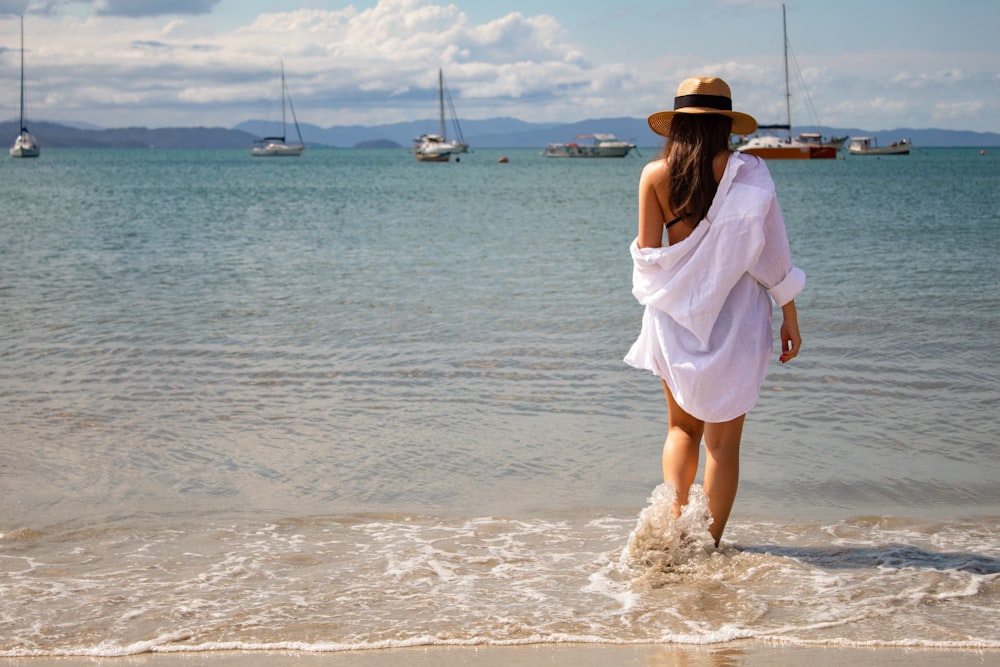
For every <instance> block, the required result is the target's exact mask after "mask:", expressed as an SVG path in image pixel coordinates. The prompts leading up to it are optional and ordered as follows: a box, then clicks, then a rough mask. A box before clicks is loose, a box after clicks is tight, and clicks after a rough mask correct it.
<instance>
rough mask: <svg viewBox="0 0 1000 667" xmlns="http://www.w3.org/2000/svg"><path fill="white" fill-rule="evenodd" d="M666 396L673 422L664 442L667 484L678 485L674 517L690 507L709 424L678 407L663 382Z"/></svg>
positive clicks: (676, 487) (665, 479) (669, 418)
mask: <svg viewBox="0 0 1000 667" xmlns="http://www.w3.org/2000/svg"><path fill="white" fill-rule="evenodd" d="M663 393H664V394H666V397H667V418H668V420H669V430H668V431H667V441H666V442H665V443H663V481H664V482H670V483H672V484H673V485H674V493H675V496H674V498H675V500H674V516H680V514H681V507H682V506H684V505H687V502H688V492H689V491H690V490H691V485H692V484H694V478H695V475H697V474H698V454H699V451H700V450H701V436H702V433H703V432H704V430H705V422H703V421H701V420H700V419H695V418H694V417H692V416H691V415H689V414H688V413H687V412H685V411H684V409H683V408H681V407H680V406H679V405H677V403H676V401H674V397H673V396H672V395H671V393H670V389H669V388H668V387H667V383H666V382H664V383H663Z"/></svg>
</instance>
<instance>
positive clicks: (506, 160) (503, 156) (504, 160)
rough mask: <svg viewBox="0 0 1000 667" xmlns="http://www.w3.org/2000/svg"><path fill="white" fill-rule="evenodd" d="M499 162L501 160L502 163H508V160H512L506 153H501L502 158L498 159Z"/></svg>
mask: <svg viewBox="0 0 1000 667" xmlns="http://www.w3.org/2000/svg"><path fill="white" fill-rule="evenodd" d="M497 162H499V163H500V164H507V163H508V162H510V160H508V159H507V156H506V155H501V156H500V159H499V160H497Z"/></svg>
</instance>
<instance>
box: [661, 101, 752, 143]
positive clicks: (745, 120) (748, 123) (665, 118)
mask: <svg viewBox="0 0 1000 667" xmlns="http://www.w3.org/2000/svg"><path fill="white" fill-rule="evenodd" d="M679 113H685V114H715V115H716V116H728V117H729V118H732V119H733V130H732V132H733V134H753V133H754V132H756V131H757V119H756V118H754V117H753V116H751V115H749V114H745V113H742V112H740V111H721V110H719V109H711V108H709V107H684V108H682V109H677V110H676V111H658V112H656V113H654V114H653V115H652V116H650V117H649V128H650V129H651V130H653V132H656V133H657V134H659V135H660V136H662V137H669V136H670V123H671V122H672V121H673V118H674V116H676V115H677V114H679Z"/></svg>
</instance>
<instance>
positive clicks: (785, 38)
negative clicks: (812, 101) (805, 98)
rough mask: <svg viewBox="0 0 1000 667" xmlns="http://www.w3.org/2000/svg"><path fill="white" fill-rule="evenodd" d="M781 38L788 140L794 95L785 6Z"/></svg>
mask: <svg viewBox="0 0 1000 667" xmlns="http://www.w3.org/2000/svg"><path fill="white" fill-rule="evenodd" d="M781 36H782V38H783V44H784V47H785V122H787V123H788V138H789V140H790V139H791V138H792V93H791V90H790V89H789V87H788V23H787V22H786V20H785V5H784V3H782V4H781Z"/></svg>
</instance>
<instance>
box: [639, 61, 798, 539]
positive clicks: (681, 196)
mask: <svg viewBox="0 0 1000 667" xmlns="http://www.w3.org/2000/svg"><path fill="white" fill-rule="evenodd" d="M649 126H650V127H651V128H652V129H653V131H654V132H656V133H657V134H659V135H661V136H664V137H667V142H666V147H665V149H664V151H663V157H662V158H661V159H659V160H656V161H654V162H651V163H650V164H648V165H647V166H646V167H645V168H644V169H643V171H642V176H641V177H640V179H639V234H638V237H637V238H636V240H635V241H634V242H633V243H632V245H631V253H632V259H633V290H632V293H633V294H634V295H635V296H636V298H637V299H638V300H639V303H641V304H643V305H644V306H645V307H646V309H645V312H644V314H643V319H642V330H641V332H640V334H639V338H638V339H637V340H636V341H635V344H634V345H633V346H632V349H631V350H630V351H629V353H628V355H627V356H626V357H625V361H626V363H628V364H630V365H632V366H634V367H636V368H642V369H647V370H650V371H652V372H654V373H655V374H657V375H658V376H660V378H661V379H662V381H663V389H664V392H665V394H666V400H667V418H668V422H669V430H668V434H667V440H666V442H665V443H664V446H663V480H664V482H668V483H671V484H673V487H674V489H675V493H676V497H675V501H674V507H673V512H674V515H675V516H679V515H680V508H681V507H682V506H683V505H685V504H687V501H688V493H689V491H690V488H691V484H693V483H694V478H695V475H696V474H697V471H698V456H699V453H700V449H701V440H702V438H704V440H705V452H706V465H705V483H704V489H705V494H706V495H707V496H708V506H709V510H710V511H711V513H712V524H711V525H710V526H709V532H710V533H711V534H712V537H713V538H714V540H715V544H716V546H718V545H719V541H720V540H721V539H722V532H723V530H724V529H725V527H726V521H727V520H728V518H729V513H730V510H731V509H732V506H733V500H734V499H735V498H736V487H737V484H738V481H739V455H740V439H741V436H742V432H743V419H744V417H745V416H746V413H747V411H748V410H749V409H750V408H752V407H753V406H754V404H755V403H756V402H757V399H758V397H759V395H760V387H761V385H762V383H763V382H764V376H765V374H766V372H767V366H768V361H769V359H770V355H771V352H772V348H773V341H772V335H771V299H773V300H774V301H775V303H777V304H778V305H779V306H780V307H781V312H782V316H783V319H784V321H783V323H782V325H781V330H780V331H781V353H780V356H779V359H780V361H781V362H782V363H785V362H787V361H790V360H792V359H794V358H795V357H796V356H797V355H798V353H799V348H800V346H801V344H802V339H801V337H800V335H799V325H798V320H797V317H796V311H795V301H794V297H795V296H796V295H797V294H798V293H799V292H800V291H801V290H802V288H803V287H804V285H805V273H803V272H802V270H801V269H799V268H797V267H795V266H794V265H793V264H792V261H791V255H790V253H789V249H788V238H787V236H786V234H785V225H784V220H783V219H782V216H781V209H780V208H779V206H778V201H777V198H776V196H775V191H774V183H773V181H772V180H771V176H770V173H769V172H768V170H767V167H766V166H765V165H764V162H763V161H762V160H761V159H760V158H757V157H754V156H750V155H744V154H742V153H738V152H733V151H732V150H731V149H730V144H729V138H730V134H741V135H745V134H751V133H753V132H754V131H755V130H756V129H757V121H756V120H754V119H753V117H752V116H749V115H747V114H745V113H740V112H738V111H733V110H732V95H731V93H730V90H729V86H728V85H727V84H726V82H725V81H723V80H722V79H719V78H715V77H692V78H689V79H686V80H684V81H683V82H681V84H680V86H679V87H678V89H677V95H676V97H675V98H674V108H673V110H672V111H661V112H658V113H654V114H653V115H652V116H650V117H649Z"/></svg>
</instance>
